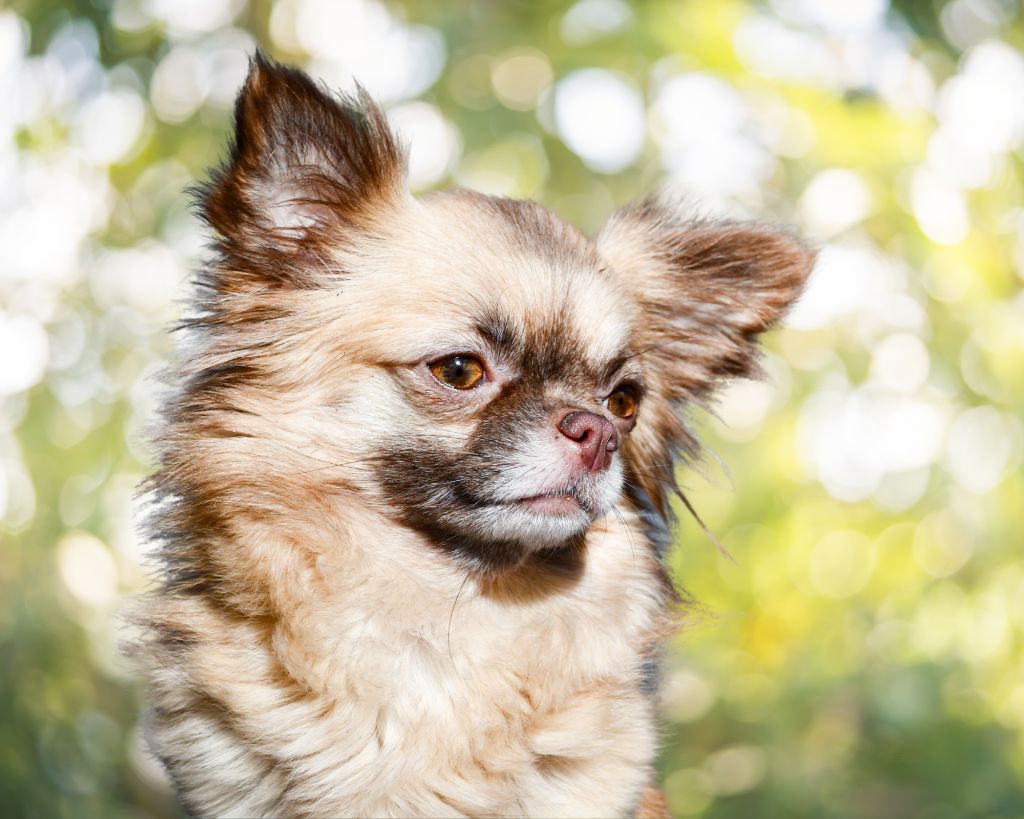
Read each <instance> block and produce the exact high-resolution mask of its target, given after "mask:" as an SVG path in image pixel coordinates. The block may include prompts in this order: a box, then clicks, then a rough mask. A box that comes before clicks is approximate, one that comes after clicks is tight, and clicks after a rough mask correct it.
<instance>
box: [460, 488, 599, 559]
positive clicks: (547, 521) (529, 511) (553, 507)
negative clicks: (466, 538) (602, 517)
mask: <svg viewBox="0 0 1024 819" xmlns="http://www.w3.org/2000/svg"><path fill="white" fill-rule="evenodd" d="M602 513H603V511H602V512H599V513H598V514H602ZM597 516H598V515H595V514H594V513H593V512H591V511H587V510H586V509H584V508H583V507H582V506H581V505H580V503H579V502H578V501H577V500H576V499H575V498H573V497H571V496H565V497H551V496H536V497H530V498H524V499H522V500H519V501H512V502H509V503H496V504H491V505H488V506H485V507H482V508H479V509H476V510H474V514H473V516H472V519H473V525H472V529H473V531H474V534H475V536H476V537H477V538H478V539H480V540H493V541H496V542H505V543H517V544H519V545H520V546H521V547H523V549H524V551H527V552H529V551H536V550H541V549H550V548H552V547H556V546H561V545H563V544H566V543H568V542H570V541H573V540H575V539H577V538H578V537H579V536H580V535H582V534H583V533H584V532H585V531H586V530H587V529H588V528H589V527H590V525H591V524H592V523H593V522H594V519H595V517H597Z"/></svg>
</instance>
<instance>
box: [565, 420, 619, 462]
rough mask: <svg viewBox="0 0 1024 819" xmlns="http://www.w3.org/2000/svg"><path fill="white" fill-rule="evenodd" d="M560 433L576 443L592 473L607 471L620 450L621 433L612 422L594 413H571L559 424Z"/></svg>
mask: <svg viewBox="0 0 1024 819" xmlns="http://www.w3.org/2000/svg"><path fill="white" fill-rule="evenodd" d="M558 431H559V432H561V433H562V434H563V435H564V436H565V437H566V438H568V439H569V440H570V441H574V442H575V443H576V445H577V446H578V447H579V451H580V457H582V458H583V463H584V464H586V467H587V469H589V470H590V471H591V472H600V471H601V470H602V469H606V468H607V467H608V466H609V465H610V464H611V462H612V453H613V452H614V451H615V450H616V449H618V448H619V433H618V432H616V430H615V427H614V426H613V425H612V422H611V421H609V420H608V419H607V418H602V417H601V416H600V415H597V414H596V413H593V412H586V411H585V410H577V411H575V412H570V413H569V414H568V415H566V416H565V418H563V419H562V420H561V421H560V422H559V424H558Z"/></svg>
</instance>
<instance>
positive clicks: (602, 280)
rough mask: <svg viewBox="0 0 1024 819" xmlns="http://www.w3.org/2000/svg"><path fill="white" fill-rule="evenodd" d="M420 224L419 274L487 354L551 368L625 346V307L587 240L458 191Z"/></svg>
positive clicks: (609, 354) (434, 203)
mask: <svg viewBox="0 0 1024 819" xmlns="http://www.w3.org/2000/svg"><path fill="white" fill-rule="evenodd" d="M421 216H422V221H423V227H422V232H423V235H424V237H425V243H424V245H423V246H421V250H422V251H424V255H423V257H421V261H422V264H423V270H422V271H421V272H422V273H427V274H428V275H429V276H430V278H431V279H432V280H433V281H434V282H436V283H437V284H439V285H442V286H443V287H445V288H447V289H448V295H449V297H451V298H452V299H453V302H454V303H453V305H452V307H453V309H455V310H456V311H458V310H460V309H461V310H462V312H463V315H464V316H465V318H466V320H468V321H472V323H473V325H474V330H476V331H477V332H479V333H480V334H481V335H483V336H484V337H486V338H487V339H488V341H490V342H491V343H492V344H494V346H498V347H502V346H503V347H506V348H508V349H516V350H517V352H518V353H519V355H520V356H524V355H526V356H529V357H530V358H531V360H532V361H533V362H535V363H539V362H541V361H548V362H552V363H553V362H554V361H555V360H566V359H569V358H577V359H589V360H591V361H593V362H605V361H607V360H609V359H612V358H615V357H617V356H619V355H620V354H621V353H622V351H623V349H624V348H625V347H626V345H627V344H628V342H629V338H630V336H631V335H632V333H633V331H634V327H633V323H634V321H635V308H634V306H633V304H632V301H631V300H630V299H629V298H628V297H627V296H626V294H625V293H624V292H623V290H622V287H621V284H620V283H619V282H618V280H617V279H616V278H615V276H614V275H613V274H612V273H611V272H610V271H608V270H607V269H606V268H605V266H604V264H603V263H602V261H601V259H600V257H599V256H598V254H597V252H596V250H595V248H594V246H593V244H592V243H591V242H590V241H589V240H588V239H587V237H586V236H584V235H583V234H582V233H581V232H580V231H578V230H577V229H576V228H575V227H573V226H571V225H569V224H568V223H566V222H563V221H562V220H560V219H559V218H558V217H556V216H555V215H554V214H552V213H551V212H550V211H548V210H546V209H545V208H543V207H542V206H540V205H538V204H537V203H534V202H524V201H516V200H509V199H501V198H495V197H487V196H482V195H479V194H473V193H469V192H464V191H456V192H452V193H448V194H445V195H440V196H435V197H431V198H430V199H428V200H426V202H425V203H424V206H423V210H422V212H421Z"/></svg>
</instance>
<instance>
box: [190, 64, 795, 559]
mask: <svg viewBox="0 0 1024 819" xmlns="http://www.w3.org/2000/svg"><path fill="white" fill-rule="evenodd" d="M236 128H237V132H236V144H235V146H234V149H233V151H232V155H231V157H230V159H229V161H228V162H227V163H226V165H225V166H224V167H223V168H222V169H220V171H219V172H218V173H217V174H215V176H214V178H213V180H212V181H211V183H210V184H209V185H208V186H207V187H206V189H205V190H204V191H203V193H204V197H203V207H204V213H205V215H206V217H207V220H208V221H209V223H210V224H211V226H212V227H213V228H214V230H215V231H216V232H217V234H218V237H219V240H218V250H219V252H220V258H219V260H218V262H217V263H216V265H215V266H214V267H213V268H211V270H210V271H209V273H208V275H207V278H206V281H205V282H204V284H205V286H206V288H207V292H208V293H209V297H208V299H206V301H204V303H203V305H202V306H203V308H204V310H205V311H206V312H205V314H204V316H203V317H202V318H201V320H200V323H201V324H202V325H203V327H204V329H205V331H206V332H207V334H208V336H209V338H210V343H209V348H208V350H207V352H206V353H205V356H206V358H207V359H208V360H209V361H208V363H207V364H206V365H204V366H203V367H202V368H198V369H197V375H196V384H195V387H196V388H197V389H198V390H199V391H200V392H202V393H203V395H204V398H203V401H202V402H201V403H200V404H197V405H198V406H203V407H206V408H207V410H208V411H207V412H206V417H208V418H212V417H214V416H216V417H217V418H218V421H217V422H216V424H215V425H214V427H215V429H213V430H212V431H211V432H210V433H209V434H211V435H215V436H221V437H223V436H225V435H226V434H228V433H226V432H225V428H226V427H227V428H231V429H234V430H235V433H231V434H236V433H238V430H239V429H241V428H242V427H244V428H245V429H246V432H245V433H244V437H245V438H249V439H256V440H255V441H254V443H253V444H252V446H253V461H252V462H251V468H255V469H259V470H263V471H264V472H265V473H267V474H268V475H269V476H273V474H274V472H275V460H274V459H273V458H272V457H269V458H266V459H264V460H259V459H258V455H256V453H258V452H263V453H264V454H266V453H270V452H272V451H273V449H272V447H271V446H267V447H265V448H263V449H262V450H261V449H260V440H259V439H261V438H267V439H269V438H274V437H279V438H280V439H281V440H283V441H289V442H291V443H292V445H294V444H296V443H298V445H299V448H301V449H303V450H305V451H308V452H315V453H317V457H318V458H320V459H321V460H323V461H324V463H326V464H330V465H331V468H337V469H342V464H343V463H349V464H351V465H352V467H351V468H350V469H348V470H347V471H345V473H344V475H345V478H344V481H343V485H344V488H343V489H341V488H338V487H340V486H341V483H331V482H330V481H327V482H325V486H326V487H328V488H326V489H324V490H323V491H325V492H329V491H330V488H329V487H331V486H334V487H336V488H338V491H339V492H341V491H344V492H348V493H350V494H351V493H355V494H357V495H358V496H359V497H361V498H363V499H365V502H366V503H368V504H371V505H373V506H375V507H376V508H378V509H379V510H381V511H382V512H383V513H384V514H385V515H387V516H389V517H390V518H392V519H393V520H395V521H396V522H397V523H399V524H401V525H404V526H407V527H410V528H412V529H414V530H416V531H417V532H419V533H421V534H423V535H425V536H426V537H427V538H428V539H429V540H430V542H431V543H433V544H434V545H435V546H437V547H438V548H441V549H443V550H445V551H447V552H450V553H452V554H454V555H456V556H458V557H459V558H460V559H463V560H466V561H469V562H471V563H472V564H473V565H476V566H480V567H483V568H486V569H490V570H500V569H502V568H506V567H509V566H514V565H517V564H518V563H520V562H521V561H522V560H523V559H525V558H526V557H528V556H529V555H530V554H531V553H534V552H538V551H543V550H550V549H553V548H559V547H562V546H565V545H568V544H573V543H577V542H579V541H580V539H581V537H582V536H583V535H584V534H585V532H586V531H587V529H588V528H589V527H590V526H591V524H592V523H593V522H594V521H595V520H597V519H598V518H600V517H601V516H603V515H606V514H609V513H610V512H611V511H612V510H613V509H614V508H615V507H616V505H617V504H619V503H620V502H624V501H625V502H630V503H634V504H636V505H637V506H645V507H650V506H652V505H653V507H654V508H655V510H657V511H659V512H662V513H664V511H665V497H664V495H665V490H666V487H670V486H671V485H672V461H673V458H674V456H675V454H676V453H677V451H678V450H680V449H683V450H686V451H690V452H692V451H693V450H694V448H695V446H696V444H695V442H694V440H693V438H692V437H691V436H690V435H689V433H688V432H687V430H686V428H685V426H684V425H683V423H682V421H681V418H680V411H681V410H682V409H684V408H685V404H686V402H689V401H701V400H703V399H705V398H706V397H707V395H708V394H709V393H710V391H711V390H712V389H713V387H714V386H715V384H716V383H717V382H718V381H719V380H720V379H721V378H722V377H724V376H730V375H746V374H749V373H751V372H752V371H753V369H754V366H755V365H754V342H755V340H756V336H757V335H758V334H759V333H760V332H761V331H763V330H764V329H766V328H767V327H768V326H769V325H770V324H771V323H773V322H774V321H775V320H776V319H777V317H778V316H779V315H780V314H781V312H782V311H783V310H785V308H786V307H787V306H788V305H789V304H790V302H791V301H792V300H793V299H794V298H795V297H796V295H797V294H798V293H799V290H800V287H801V285H802V283H803V280H804V278H805V277H806V275H807V273H808V270H809V268H810V263H811V255H810V254H809V253H808V252H807V251H806V250H805V249H804V248H803V247H802V246H801V245H800V244H799V243H798V242H796V241H795V240H794V239H792V238H790V237H788V236H787V235H785V234H782V233H778V232H775V231H771V230H768V229H765V228H761V227H755V226H749V225H738V224H715V223H708V222H702V221H687V220H686V218H685V216H684V215H683V214H681V213H679V212H677V210H676V209H675V208H674V207H673V206H672V205H671V204H659V203H657V202H653V201H651V202H647V203H644V204H643V205H641V206H639V207H637V208H633V209H631V210H627V211H625V212H623V213H620V214H618V215H616V216H615V217H613V218H612V220H611V222H610V223H609V225H608V226H607V227H606V228H605V229H604V230H603V231H602V233H601V235H600V236H599V237H598V238H597V240H596V241H594V242H592V241H590V240H589V239H588V238H587V237H585V236H584V235H582V234H581V233H580V232H579V231H577V230H576V229H575V228H573V227H571V226H569V225H567V224H565V223H564V222H562V221H560V220H559V219H558V218H557V217H555V216H554V215H553V214H551V213H550V212H548V211H546V210H545V209H543V208H542V207H540V206H539V205H536V204H535V203H531V202H518V201H511V200H506V199H498V198H493V197H486V196H482V195H478V194H473V193H469V192H465V191H452V192H446V193H440V194H433V195H431V196H427V197H424V198H422V199H419V200H417V199H414V198H412V197H411V196H410V195H409V193H408V192H407V191H406V190H405V188H404V181H403V168H404V158H403V155H402V151H401V149H400V147H399V146H398V145H397V143H396V141H395V139H394V137H393V136H392V135H391V133H390V132H389V131H388V129H387V126H386V124H385V122H384V119H383V117H382V115H381V113H380V112H379V111H378V109H376V108H375V107H374V106H373V104H372V103H371V102H370V101H369V100H368V99H366V98H365V96H360V97H359V98H357V99H343V100H340V101H336V100H334V99H331V98H330V97H328V96H327V95H326V94H324V93H323V92H322V91H321V90H320V89H319V88H317V87H316V86H315V85H314V84H313V83H312V82H311V81H310V80H309V79H308V78H307V77H306V76H305V75H304V74H302V73H300V72H297V71H294V70H290V69H284V68H280V67H276V66H273V65H271V64H268V63H267V62H265V61H264V60H262V59H261V58H259V57H258V58H257V59H256V61H255V62H254V65H253V68H252V70H251V72H250V75H249V78H248V79H247V81H246V86H245V88H244V89H243V91H242V93H241V95H240V97H239V103H238V107H237V112H236ZM218 407H220V409H218ZM221 410H223V411H221ZM233 411H234V412H238V413H240V415H241V416H242V417H241V418H240V419H239V420H238V423H237V424H236V423H234V422H233V421H232V420H231V415H230V413H231V412H233ZM253 414H256V415H257V416H259V417H260V418H261V419H262V420H263V421H265V422H266V423H265V424H264V425H263V426H262V427H260V426H258V425H254V424H253V423H252V422H249V421H246V420H245V416H246V415H249V416H251V415H253ZM253 430H262V431H261V432H255V433H254V431H253ZM264 443H269V442H266V441H264ZM289 474H292V473H289ZM281 475H282V476H283V475H284V473H283V472H282V473H281ZM307 480H311V479H308V478H307ZM280 485H281V486H282V487H287V486H293V485H294V479H292V480H291V481H290V482H289V481H286V480H284V479H283V477H282V483H281V484H280ZM283 491H287V490H283ZM283 502H284V503H287V502H288V501H287V500H284V501H283Z"/></svg>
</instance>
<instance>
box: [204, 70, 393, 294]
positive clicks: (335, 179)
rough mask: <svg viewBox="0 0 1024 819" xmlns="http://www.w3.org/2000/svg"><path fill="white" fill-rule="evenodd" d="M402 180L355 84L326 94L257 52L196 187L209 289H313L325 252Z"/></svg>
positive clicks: (383, 131) (389, 142)
mask: <svg viewBox="0 0 1024 819" xmlns="http://www.w3.org/2000/svg"><path fill="white" fill-rule="evenodd" d="M404 177H405V157H404V155H403V151H402V149H401V148H400V147H399V144H398V142H397V140H396V138H395V136H394V134H392V132H391V131H390V129H389V128H388V125H387V121H386V120H385V117H384V114H383V113H382V112H381V110H380V109H379V108H378V107H377V106H376V105H375V104H374V103H373V101H372V100H371V99H370V98H369V96H368V95H367V94H366V92H365V91H364V90H363V89H362V88H359V89H358V91H357V93H356V95H355V96H342V97H339V98H334V97H332V96H331V95H330V94H328V93H327V92H326V90H325V89H323V88H321V87H320V86H319V85H317V84H316V83H315V82H314V81H313V80H312V79H310V77H309V76H308V75H307V74H305V73H304V72H302V71H299V70H297V69H294V68H287V67H284V66H280V65H277V64H274V63H272V62H270V61H269V60H267V58H266V57H264V56H263V55H262V54H261V53H259V52H257V54H256V55H255V57H254V58H253V59H252V61H251V63H250V66H249V74H248V76H247V77H246V80H245V84H244V86H243V87H242V90H241V92H240V93H239V95H238V100H237V102H236V103H235V134H234V141H233V144H232V146H231V151H230V155H229V157H228V159H227V160H226V162H225V163H224V164H223V165H222V166H221V167H220V168H218V169H217V170H216V171H215V172H214V173H213V175H212V178H211V180H210V181H209V182H208V183H207V184H206V185H204V186H202V187H200V188H199V189H198V193H199V204H200V209H201V212H202V215H203V217H204V218H205V219H206V221H207V223H208V224H209V225H210V226H211V227H212V228H213V229H214V231H216V234H217V249H218V250H219V251H220V253H221V254H222V257H223V262H224V264H222V265H221V275H220V277H219V281H218V286H219V287H221V288H234V287H246V286H251V285H252V284H260V285H264V286H266V285H278V286H289V287H299V288H308V287H313V286H315V275H314V274H315V273H316V272H317V271H318V270H322V269H324V267H325V262H327V261H328V260H329V256H330V248H331V247H332V246H337V244H338V243H340V242H344V241H345V238H346V236H348V235H351V234H353V233H354V232H357V231H360V230H366V229H367V228H369V227H370V226H372V224H373V223H374V220H375V218H376V217H377V216H379V214H380V213H381V211H382V210H384V209H387V208H388V206H389V205H390V204H394V203H395V202H398V201H401V199H402V197H403V196H404V195H405V183H404ZM229 271H230V272H229Z"/></svg>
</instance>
